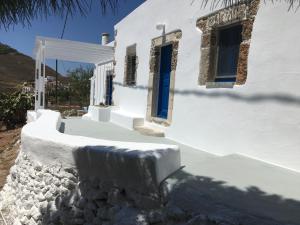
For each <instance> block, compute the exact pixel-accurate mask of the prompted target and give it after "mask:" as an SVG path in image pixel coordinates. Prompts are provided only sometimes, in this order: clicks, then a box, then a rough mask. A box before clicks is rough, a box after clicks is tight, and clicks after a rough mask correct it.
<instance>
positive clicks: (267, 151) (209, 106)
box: [114, 0, 300, 171]
mask: <svg viewBox="0 0 300 225" xmlns="http://www.w3.org/2000/svg"><path fill="white" fill-rule="evenodd" d="M201 2H202V1H182V0H172V1H168V0H163V1H162V0H149V1H146V2H145V3H144V4H143V5H141V6H140V7H139V8H138V9H137V10H135V11H134V12H132V13H131V14H130V15H129V16H128V17H126V18H125V19H124V20H122V21H121V22H120V23H118V24H117V25H116V26H115V29H117V36H116V42H117V47H116V49H115V54H116V55H115V58H116V61H117V64H116V68H115V71H116V78H115V79H114V81H115V86H114V88H115V91H114V101H115V104H117V105H118V106H119V107H120V108H121V109H122V110H123V111H127V112H128V113H135V114H138V115H139V116H142V117H145V116H146V107H147V94H148V90H147V86H148V78H149V59H150V46H151V40H152V39H153V38H155V37H158V36H160V35H161V34H162V33H161V31H159V30H157V29H156V25H157V24H159V23H163V24H165V25H166V32H167V33H168V32H171V31H174V30H178V29H180V30H181V31H182V39H181V40H180V42H179V53H178V64H177V71H176V81H175V97H174V106H173V119H172V124H171V126H169V127H167V128H166V129H165V130H166V137H168V138H171V139H175V140H177V141H179V142H182V143H184V144H187V145H190V146H193V147H196V148H199V149H201V150H204V151H207V152H211V153H215V154H219V155H227V154H232V153H240V154H244V155H248V156H251V157H254V158H258V159H260V160H263V161H267V162H269V163H273V164H277V165H280V166H282V167H286V168H289V169H293V170H297V171H300V163H299V160H300V149H299V146H300V63H299V62H300V45H299V44H298V43H297V42H298V40H300V29H299V28H298V27H299V23H300V11H299V10H298V11H297V12H293V11H288V5H287V4H286V3H275V4H272V3H270V2H268V1H267V4H265V3H264V2H263V1H262V3H261V6H260V9H259V12H258V15H257V17H256V21H255V24H254V30H253V33H252V41H251V47H250V55H249V68H248V79H247V82H246V84H245V85H242V86H235V87H234V88H233V89H220V88H219V89H207V88H206V87H203V86H199V85H198V76H199V64H200V41H201V31H199V30H198V29H197V28H196V20H197V19H198V18H199V17H202V16H204V15H207V14H209V13H211V11H210V7H209V6H208V7H206V8H202V7H201ZM132 44H136V45H137V49H136V51H137V56H138V58H139V62H138V68H137V87H136V88H128V87H122V86H121V85H120V84H122V83H123V79H124V60H125V54H126V47H127V46H130V45H132Z"/></svg>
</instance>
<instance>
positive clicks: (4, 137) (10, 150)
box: [0, 128, 21, 225]
mask: <svg viewBox="0 0 300 225" xmlns="http://www.w3.org/2000/svg"><path fill="white" fill-rule="evenodd" d="M20 132H21V129H20V128H17V129H14V130H5V129H4V128H3V129H0V190H1V189H2V188H3V186H4V184H5V182H6V177H7V175H8V174H9V169H10V168H11V167H12V166H13V164H14V161H15V159H16V157H17V155H18V152H19V140H20ZM8 214H9V213H8V212H7V211H5V210H4V211H2V212H1V213H0V225H6V224H5V223H4V221H3V217H6V218H8ZM6 223H7V224H11V223H12V221H10V220H7V221H6Z"/></svg>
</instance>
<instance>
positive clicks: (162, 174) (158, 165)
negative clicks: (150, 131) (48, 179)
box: [21, 110, 180, 193]
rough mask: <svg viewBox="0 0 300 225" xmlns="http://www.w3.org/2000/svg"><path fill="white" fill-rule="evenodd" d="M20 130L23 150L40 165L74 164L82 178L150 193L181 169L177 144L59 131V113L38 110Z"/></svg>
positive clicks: (71, 165)
mask: <svg viewBox="0 0 300 225" xmlns="http://www.w3.org/2000/svg"><path fill="white" fill-rule="evenodd" d="M36 118H37V119H36V121H33V122H31V123H28V124H27V125H25V126H24V127H23V129H22V135H21V138H22V149H23V151H24V152H25V153H27V154H28V155H30V156H31V157H32V158H33V159H34V160H36V161H38V162H41V163H43V164H49V165H51V164H52V163H54V162H55V163H58V162H59V163H62V164H64V165H66V166H68V165H69V166H70V167H77V169H78V172H79V175H80V176H82V177H83V178H86V177H92V178H94V177H97V178H99V179H100V180H102V181H108V182H112V183H113V184H114V185H117V186H119V187H122V188H132V189H135V190H137V191H140V192H144V193H145V192H147V193H148V192H151V191H153V190H155V188H158V186H159V184H160V183H161V182H162V181H163V180H164V179H165V178H166V177H167V176H169V175H170V174H172V173H173V172H174V171H176V170H178V169H179V168H180V150H179V148H178V147H177V146H173V145H162V144H150V143H135V142H118V141H110V140H101V139H94V138H88V137H82V136H73V135H67V134H63V133H60V132H59V131H58V130H59V128H60V125H61V117H60V113H58V112H54V111H51V110H38V112H37V115H36Z"/></svg>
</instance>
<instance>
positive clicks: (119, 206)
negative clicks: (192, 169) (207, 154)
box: [0, 150, 277, 225]
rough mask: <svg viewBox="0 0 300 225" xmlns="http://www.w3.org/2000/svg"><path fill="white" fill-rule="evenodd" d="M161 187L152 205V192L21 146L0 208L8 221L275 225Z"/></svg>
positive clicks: (24, 224) (18, 224) (12, 224)
mask: <svg viewBox="0 0 300 225" xmlns="http://www.w3.org/2000/svg"><path fill="white" fill-rule="evenodd" d="M193 179H195V178H193ZM180 183H181V182H180ZM171 186H172V185H171ZM183 186H184V185H183ZM183 186H182V188H183ZM186 188H187V187H185V188H183V189H184V190H185V189H186ZM163 189H164V190H165V193H168V195H167V194H165V199H163V200H162V202H161V204H160V205H157V204H156V205H155V204H153V201H151V196H140V195H138V194H137V193H134V192H130V191H128V190H126V191H125V190H121V189H119V188H116V187H114V186H112V185H111V184H109V183H104V182H101V181H100V180H97V179H94V180H85V179H82V178H80V177H79V175H78V171H77V170H76V168H68V167H66V166H64V165H62V164H52V165H51V166H49V165H43V164H40V163H38V162H35V161H33V160H32V159H31V157H30V155H26V154H25V153H24V152H22V150H20V153H19V156H18V158H17V160H16V163H15V165H14V166H13V167H12V168H11V170H10V175H9V176H8V177H7V183H6V185H5V186H4V188H3V190H2V191H1V192H0V211H1V212H2V213H3V214H4V215H5V219H6V222H7V224H9V225H76V224H77V225H79V224H80V225H81V224H82V225H221V224H222V225H240V224H243V225H257V224H260V225H274V224H275V223H274V222H272V221H269V220H267V221H266V220H262V219H261V218H256V217H253V216H249V215H246V214H244V213H241V212H238V211H235V210H232V209H230V208H227V207H225V206H222V205H220V204H216V205H213V204H211V205H210V207H212V208H214V209H215V210H214V212H213V213H209V212H206V210H203V212H202V213H200V214H199V208H200V209H201V208H203V206H205V204H207V202H206V201H205V200H204V199H203V204H204V205H201V204H202V203H201V201H200V203H199V200H197V201H194V200H193V196H196V198H198V197H199V196H201V193H198V192H197V193H193V191H192V190H193V188H192V189H191V187H190V186H189V188H188V189H189V191H188V192H190V195H187V192H186V191H184V190H181V185H180V184H179V186H178V188H177V190H172V188H170V185H169V184H167V182H166V183H165V185H164V188H163ZM175 189H176V188H175ZM191 195H192V196H191ZM197 196H198V197H197ZM184 199H185V200H184ZM183 200H184V201H183ZM195 203H196V205H195ZM180 205H184V207H182V206H180ZM204 208H205V207H204ZM1 222H2V221H1V218H0V225H2V224H3V225H5V224H4V223H1ZM276 224H277V223H276Z"/></svg>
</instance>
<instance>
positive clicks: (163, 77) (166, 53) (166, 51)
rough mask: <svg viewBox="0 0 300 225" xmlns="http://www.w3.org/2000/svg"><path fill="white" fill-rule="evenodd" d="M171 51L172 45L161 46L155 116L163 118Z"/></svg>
mask: <svg viewBox="0 0 300 225" xmlns="http://www.w3.org/2000/svg"><path fill="white" fill-rule="evenodd" d="M172 51H173V48H172V45H166V46H163V47H162V48H161V59H160V73H159V90H158V91H159V92H158V104H157V116H158V117H160V118H163V119H167V117H168V108H169V91H170V76H171V60H172Z"/></svg>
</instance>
